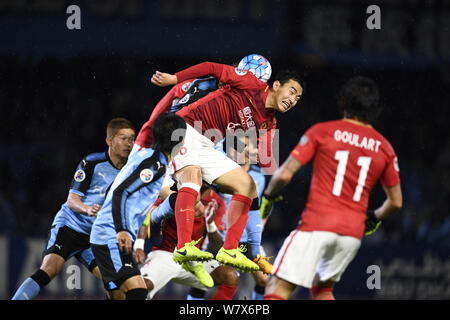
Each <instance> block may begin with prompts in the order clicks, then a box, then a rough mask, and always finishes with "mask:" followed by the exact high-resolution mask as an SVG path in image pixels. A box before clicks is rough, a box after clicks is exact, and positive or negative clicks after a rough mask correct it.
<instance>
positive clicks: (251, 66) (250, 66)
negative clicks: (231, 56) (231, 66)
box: [237, 54, 272, 82]
mask: <svg viewBox="0 0 450 320" xmlns="http://www.w3.org/2000/svg"><path fill="white" fill-rule="evenodd" d="M237 69H238V70H248V71H250V72H251V73H253V74H254V75H255V76H256V77H257V78H258V79H259V80H262V81H264V82H267V80H269V79H270V76H271V75H272V66H271V65H270V62H269V60H267V59H266V58H264V57H263V56H262V55H260V54H249V55H248V56H245V57H244V58H242V60H241V61H239V64H238V66H237Z"/></svg>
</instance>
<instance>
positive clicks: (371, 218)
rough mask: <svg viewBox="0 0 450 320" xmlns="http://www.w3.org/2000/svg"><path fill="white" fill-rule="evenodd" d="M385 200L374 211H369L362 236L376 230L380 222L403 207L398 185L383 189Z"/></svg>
mask: <svg viewBox="0 0 450 320" xmlns="http://www.w3.org/2000/svg"><path fill="white" fill-rule="evenodd" d="M383 189H384V192H385V193H386V196H387V199H386V200H385V201H384V203H383V205H382V206H381V207H379V208H378V209H376V210H369V211H368V212H367V218H366V230H365V232H364V235H366V236H368V235H371V234H372V233H374V232H375V231H377V230H378V228H379V227H380V225H381V221H382V220H384V219H386V218H387V217H389V216H390V215H391V214H393V213H394V212H396V211H398V210H399V209H401V207H402V205H403V197H402V190H401V188H400V184H398V185H396V186H393V187H384V186H383Z"/></svg>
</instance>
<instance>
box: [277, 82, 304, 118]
mask: <svg viewBox="0 0 450 320" xmlns="http://www.w3.org/2000/svg"><path fill="white" fill-rule="evenodd" d="M276 89H277V90H276V110H277V111H279V112H286V111H288V110H290V109H292V108H293V107H294V106H295V105H296V104H297V102H298V101H299V100H300V98H301V96H302V93H303V88H302V86H301V85H300V84H299V83H298V82H297V81H294V80H289V81H287V82H285V83H284V84H283V85H279V86H277V88H276Z"/></svg>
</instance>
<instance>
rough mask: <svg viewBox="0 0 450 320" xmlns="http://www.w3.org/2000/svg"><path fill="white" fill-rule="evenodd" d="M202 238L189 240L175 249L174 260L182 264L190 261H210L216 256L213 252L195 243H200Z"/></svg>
mask: <svg viewBox="0 0 450 320" xmlns="http://www.w3.org/2000/svg"><path fill="white" fill-rule="evenodd" d="M200 240H201V238H200V239H198V240H197V241H195V240H192V241H191V242H187V243H185V244H184V247H182V248H180V249H177V248H175V250H174V251H173V260H174V261H175V262H176V263H179V264H182V263H184V262H188V261H208V260H211V259H213V258H214V256H213V255H212V253H209V252H206V251H202V250H200V249H199V248H197V247H196V246H195V245H196V244H197V243H199V242H200Z"/></svg>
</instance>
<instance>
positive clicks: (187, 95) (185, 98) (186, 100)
mask: <svg viewBox="0 0 450 320" xmlns="http://www.w3.org/2000/svg"><path fill="white" fill-rule="evenodd" d="M190 97H191V95H190V94H189V93H187V94H186V95H185V96H184V97H183V98H182V99H181V100H180V101H178V103H186V102H188V101H189V98H190Z"/></svg>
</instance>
